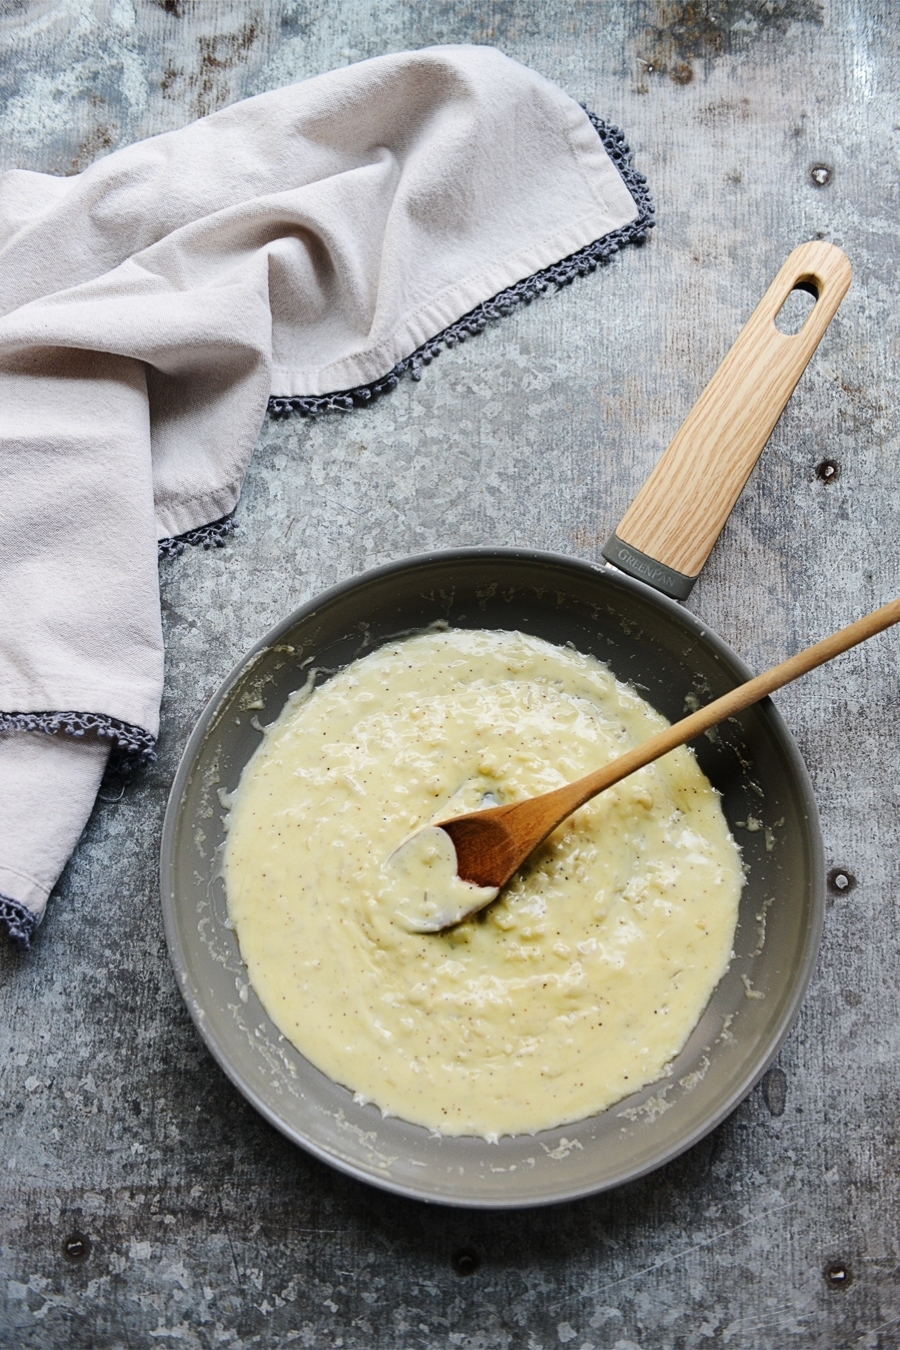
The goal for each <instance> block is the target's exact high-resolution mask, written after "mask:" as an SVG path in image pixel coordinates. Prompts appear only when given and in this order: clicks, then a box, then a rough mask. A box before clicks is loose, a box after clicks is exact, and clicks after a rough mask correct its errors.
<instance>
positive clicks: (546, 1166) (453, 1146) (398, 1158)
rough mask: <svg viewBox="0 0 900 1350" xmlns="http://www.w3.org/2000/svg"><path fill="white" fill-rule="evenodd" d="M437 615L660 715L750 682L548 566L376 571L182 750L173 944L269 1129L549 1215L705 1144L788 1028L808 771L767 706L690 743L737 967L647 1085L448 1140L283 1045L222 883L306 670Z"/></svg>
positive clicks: (813, 826) (325, 604) (801, 973)
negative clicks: (724, 824) (732, 888)
mask: <svg viewBox="0 0 900 1350" xmlns="http://www.w3.org/2000/svg"><path fill="white" fill-rule="evenodd" d="M437 621H443V622H446V623H449V624H450V625H452V626H457V627H469V628H497V629H518V630H520V631H523V632H527V633H532V634H534V635H536V636H538V637H541V638H544V639H545V640H547V641H549V642H553V643H556V644H558V645H565V644H566V643H571V644H572V645H573V646H575V647H576V648H578V649H579V650H580V651H583V652H587V653H589V654H591V655H593V656H596V657H597V658H598V659H600V660H601V661H604V662H606V663H607V665H608V666H609V667H610V669H611V670H612V672H613V673H614V674H615V675H616V676H617V677H618V678H620V679H624V680H627V681H629V682H630V683H631V684H633V685H634V686H635V687H636V688H637V689H638V690H639V692H640V693H641V694H642V695H643V696H644V697H645V698H646V699H648V701H649V702H650V703H651V704H653V705H654V706H655V707H657V708H658V709H659V710H660V711H661V712H663V713H664V714H665V716H666V717H668V718H669V719H670V720H671V721H675V720H677V719H678V718H679V717H682V716H684V714H685V712H686V711H689V710H690V709H691V707H692V706H696V705H697V702H698V701H699V702H700V703H705V702H707V701H709V700H710V699H712V698H715V697H717V696H718V695H720V694H722V693H725V692H726V691H727V690H728V689H729V688H733V687H734V685H735V684H737V683H739V682H740V681H741V680H743V679H745V678H747V675H748V674H749V672H747V670H746V668H745V667H743V665H742V664H741V662H740V661H739V660H738V658H737V657H735V656H734V654H733V653H731V652H730V651H729V650H728V649H727V648H726V647H725V646H724V644H722V643H721V642H719V641H718V639H716V638H714V637H713V636H712V635H710V634H709V633H708V632H705V631H704V629H703V626H702V625H701V624H699V623H698V622H697V621H696V620H695V619H693V618H692V616H690V615H689V614H686V613H685V612H684V611H682V610H681V609H680V608H679V607H678V606H677V605H676V604H675V603H674V602H669V601H665V600H661V599H660V598H659V597H657V596H655V595H654V594H653V593H652V592H651V591H649V590H648V589H647V588H646V587H644V586H643V585H642V584H641V583H639V582H632V581H630V580H629V579H628V578H623V577H621V576H619V575H617V574H615V573H612V572H610V571H609V570H608V569H600V568H596V567H593V566H591V565H590V564H585V563H579V562H576V561H573V560H570V559H565V558H560V557H556V556H554V555H548V554H536V553H525V552H518V551H513V550H465V551H460V552H454V553H448V554H437V555H431V556H428V557H425V558H420V559H411V560H409V561H408V562H405V563H401V564H397V565H395V566H392V567H388V568H382V569H379V570H378V571H377V572H374V573H368V574H366V576H364V577H362V578H359V579H358V580H357V581H355V582H353V583H348V584H347V585H345V586H342V587H337V588H335V590H334V591H332V592H329V593H327V594H326V595H325V596H322V597H320V598H319V599H318V600H317V601H315V602H313V603H312V604H311V605H308V606H305V607H304V608H303V609H302V610H299V611H298V612H297V613H296V614H294V615H292V616H291V617H290V618H288V619H287V620H285V621H284V622H283V623H282V624H280V625H279V626H278V628H276V629H275V630H273V632H272V633H270V634H268V635H267V637H266V638H265V639H264V640H263V642H261V643H260V644H259V646H258V647H257V648H256V649H255V650H254V651H253V652H252V653H250V655H249V656H248V657H247V658H246V659H245V661H243V662H242V663H241V664H240V666H239V667H238V668H237V669H236V670H235V671H234V672H232V675H231V676H230V677H229V678H228V680H226V682H225V684H224V685H223V687H222V689H220V690H219V691H218V693H217V694H216V696H215V697H214V698H213V700H212V701H211V703H210V704H209V706H208V707H207V709H206V711H205V712H204V714H203V716H202V717H201V719H200V721H199V722H198V725H197V727H196V728H195V731H194V733H193V735H192V737H191V740H190V742H189V744H188V747H187V749H186V751H185V756H184V759H183V761H182V764H181V767H180V769H179V772H178V775H177V777H176V780H175V784H174V786H173V789H172V795H171V798H170V802H169V809H168V812H167V816H166V824H165V827H164V832H163V859H162V864H163V865H162V894H163V907H164V912H165V918H166V931H167V936H168V940H169V946H170V951H171V955H172V959H173V962H174V965H175V968H176V972H177V973H178V976H179V979H180V982H181V987H182V991H183V993H184V996H185V999H186V1001H187V1003H188V1007H189V1009H190V1011H191V1013H192V1015H193V1017H194V1020H195V1022H196V1023H197V1026H198V1029H199V1030H200V1032H201V1034H202V1035H203V1037H204V1039H205V1040H206V1042H207V1045H208V1046H209V1048H210V1049H211V1050H212V1052H213V1054H214V1055H215V1056H216V1058H217V1059H218V1060H219V1062H220V1064H221V1065H222V1067H223V1068H224V1069H225V1071H226V1072H227V1073H228V1074H229V1076H230V1077H231V1078H232V1080H233V1081H234V1082H235V1084H236V1085H237V1086H238V1087H239V1088H240V1090H241V1091H242V1092H243V1093H244V1094H245V1095H246V1096H247V1097H248V1099H249V1100H250V1101H251V1102H252V1103H253V1104H254V1105H255V1106H256V1107H257V1108H258V1109H259V1110H260V1111H262V1113H263V1114H264V1115H265V1116H267V1118H268V1119H269V1120H270V1121H272V1123H273V1124H275V1125H276V1126H277V1127H278V1128H279V1129H281V1130H282V1131H283V1132H284V1133H285V1134H287V1135H288V1136H289V1137H290V1138H291V1139H293V1140H295V1142H297V1143H299V1144H301V1145H303V1146H304V1147H306V1148H308V1149H310V1150H311V1151H312V1152H313V1153H315V1154H316V1155H317V1156H319V1157H321V1158H323V1159H325V1160H326V1161H328V1162H330V1163H332V1164H334V1165H335V1166H337V1167H340V1168H341V1169H343V1170H345V1171H348V1172H350V1173H351V1174H353V1175H355V1176H358V1177H361V1178H364V1179H366V1180H368V1181H371V1182H374V1183H375V1184H377V1185H382V1186H384V1187H386V1188H388V1189H391V1190H395V1191H399V1192H401V1193H404V1194H408V1195H413V1196H417V1197H420V1198H423V1199H430V1200H436V1201H443V1202H445V1203H452V1204H460V1205H474V1206H516V1205H532V1204H542V1203H549V1202H552V1201H557V1200H562V1199H566V1198H571V1197H575V1196H579V1195H585V1194H589V1193H591V1192H595V1191H598V1190H602V1189H605V1188H608V1187H611V1186H615V1185H618V1184H620V1183H621V1182H623V1181H625V1180H627V1179H629V1178H632V1177H635V1176H638V1175H641V1174H642V1173H644V1172H647V1171H649V1170H651V1169H652V1168H653V1167H656V1166H658V1165H659V1164H660V1163H662V1162H664V1161H666V1160H667V1159H668V1158H671V1157H674V1156H675V1155H676V1154H678V1153H679V1152H681V1151H682V1150H683V1149H685V1148H687V1147H689V1146H690V1145H691V1144H692V1143H694V1142H696V1141H697V1140H698V1139H700V1138H701V1137H702V1136H703V1135H704V1134H705V1133H706V1132H707V1131H708V1130H709V1129H711V1128H712V1127H713V1126H714V1125H715V1124H716V1123H717V1122H718V1121H719V1120H721V1119H722V1118H723V1117H724V1116H725V1115H726V1114H727V1113H728V1112H729V1111H730V1110H731V1109H733V1107H734V1106H735V1105H736V1104H737V1102H738V1101H740V1100H741V1098H742V1097H743V1096H744V1095H745V1094H746V1093H747V1092H748V1091H749V1089H750V1088H751V1087H752V1086H753V1084H754V1082H755V1081H756V1080H757V1079H758V1078H759V1076H760V1074H761V1073H762V1072H763V1070H764V1069H765V1067H766V1065H767V1063H768V1062H769V1060H770V1059H771V1057H772V1055H773V1054H774V1053H775V1051H776V1049H777V1048H778V1046H779V1044H780V1043H781V1040H782V1039H783V1037H784V1035H785V1034H786V1032H787V1029H788V1027H789V1025H790V1022H791V1020H792V1019H793V1016H794V1014H795V1012H796V1010H797V1008H798V1006H799V1002H800V999H801V998H802V995H803V992H804V990H805V987H806V984H807V983H808V979H809V975H810V972H811V969H812V964H813V961H814V959H815V953H816V949H817V945H818V938H819V932H820V928H821V918H822V913H821V911H822V892H823V876H822V873H823V867H822V858H821V844H820V839H819V833H818V822H817V818H816V813H815V806H814V803H813V800H812V796H811V792H810V787H809V782H808V778H807V775H806V772H805V769H804V767H803V764H802V761H801V760H800V757H799V755H798V753H797V750H796V748H795V746H794V744H793V742H792V740H791V738H790V736H789V734H788V732H787V731H786V729H785V727H784V725H783V723H782V722H781V719H780V718H779V717H778V714H777V713H776V712H775V709H774V707H773V706H772V704H771V703H770V702H769V701H768V700H767V701H766V702H765V703H763V704H760V705H757V706H756V707H755V708H751V709H748V710H747V711H746V712H745V713H743V714H741V716H740V717H739V718H738V719H735V720H732V721H730V722H728V723H726V724H724V725H723V726H722V727H720V728H718V729H716V730H715V731H713V732H712V733H709V734H708V735H707V736H705V737H703V738H701V739H700V741H699V742H698V743H695V749H696V752H697V756H698V759H699V761H700V764H701V767H702V768H703V770H704V772H705V773H706V774H707V776H708V777H709V778H710V780H711V781H712V783H713V784H714V786H715V787H716V788H717V789H718V790H719V792H720V793H721V794H722V802H723V808H724V810H725V814H726V817H727V819H728V822H729V825H730V827H731V829H732V832H733V833H734V835H735V838H736V839H737V841H738V843H739V844H740V846H741V849H742V853H743V857H744V862H745V865H746V869H747V884H746V886H745V887H744V891H743V895H742V900H741V909H740V917H739V920H738V928H737V933H736V936H735V955H734V959H733V961H732V963H731V966H730V968H729V970H728V971H727V973H726V975H725V976H724V978H723V979H722V981H721V983H720V984H719V986H718V988H717V989H716V991H715V993H714V995H713V997H712V999H711V1001H710V1003H709V1005H708V1007H707V1008H706V1011H705V1012H704V1014H703V1016H702V1018H701V1020H700V1022H699V1024H698V1025H697V1027H696V1028H695V1030H694V1032H693V1034H692V1036H691V1037H690V1039H689V1041H688V1043H687V1045H686V1046H685V1048H684V1049H683V1050H682V1052H681V1054H680V1055H679V1056H678V1058H677V1059H676V1060H675V1062H674V1063H673V1065H672V1066H671V1073H670V1075H668V1076H667V1077H665V1078H664V1079H663V1080H661V1081H660V1082H658V1083H656V1084H653V1085H651V1086H650V1087H647V1088H645V1089H644V1090H643V1091H641V1092H639V1093H636V1094H635V1095H634V1096H633V1097H630V1098H628V1099H626V1100H625V1101H622V1102H620V1103H618V1104H617V1105H615V1106H613V1107H611V1108H610V1109H609V1110H608V1111H605V1112H603V1113H602V1114H601V1115H598V1116H595V1117H592V1118H590V1119H587V1120H584V1121H581V1122H578V1123H576V1124H574V1125H566V1126H563V1127H560V1128H558V1129H555V1130H549V1131H545V1132H543V1133H541V1134H538V1135H533V1136H519V1137H515V1138H510V1137H504V1138H501V1140H500V1142H499V1143H498V1144H488V1143H487V1142H485V1141H484V1140H481V1139H470V1138H441V1137H438V1136H435V1135H432V1134H430V1133H429V1132H428V1131H426V1130H424V1129H422V1128H421V1127H419V1126H415V1125H410V1124H407V1123H406V1122H405V1121H402V1120H398V1119H396V1118H383V1117H382V1116H381V1113H380V1112H379V1111H378V1110H377V1108H375V1107H374V1106H371V1105H368V1106H361V1105H359V1104H357V1103H355V1102H354V1101H353V1097H352V1094H351V1093H350V1092H348V1091H347V1090H346V1089H344V1088H342V1087H340V1086H338V1085H337V1084H335V1083H333V1082H331V1081H330V1080H329V1079H327V1078H326V1077H325V1076H324V1075H323V1074H321V1073H320V1072H319V1071H318V1070H317V1069H315V1068H314V1067H313V1066H312V1065H311V1064H309V1062H308V1061H307V1060H305V1059H304V1058H303V1057H302V1056H301V1055H300V1054H299V1052H297V1051H296V1050H295V1049H294V1047H293V1046H292V1045H291V1044H290V1042H288V1041H287V1040H286V1039H285V1038H284V1037H283V1036H281V1034H280V1033H279V1032H278V1031H277V1029H276V1028H275V1026H274V1025H273V1024H272V1023H271V1021H270V1020H269V1018H268V1017H267V1015H266V1013H265V1012H264V1010H263V1008H262V1006H261V1005H260V1003H259V1001H258V1000H257V998H256V995H255V994H254V992H253V989H252V987H251V986H250V984H249V980H248V978H247V973H246V970H245V967H244V965H243V962H242V961H241V957H240V952H239V950H238V946H237V942H236V939H235V936H234V933H233V932H232V931H231V929H230V928H229V926H228V923H227V915H226V907H225V894H224V885H223V882H222V878H221V875H220V855H221V846H222V843H223V840H224V815H225V810H224V807H223V806H222V803H221V797H222V795H223V794H225V793H227V792H230V791H232V790H233V789H234V788H235V787H236V786H237V783H238V780H239V777H240V773H241V770H242V768H243V766H244V764H245V763H246V762H247V760H248V759H249V758H250V756H251V755H252V754H253V752H254V751H255V750H256V748H257V746H258V745H259V743H260V736H261V733H260V730H259V728H260V727H261V726H263V725H265V724H266V723H267V722H271V721H273V720H274V719H275V717H276V716H277V715H278V713H279V712H280V711H281V709H282V707H283V706H284V703H285V701H286V700H287V698H288V696H289V695H290V694H291V693H293V692H294V691H295V690H296V689H297V688H298V687H300V685H302V684H303V683H304V682H305V680H306V678H307V674H308V671H309V669H310V667H315V668H316V669H317V671H318V674H317V679H318V680H324V679H327V678H328V675H329V674H330V673H332V672H333V671H335V670H338V669H340V668H342V667H343V666H345V665H347V664H348V663H349V662H350V661H352V660H354V659H356V658H357V657H359V656H361V655H363V654H364V653H365V652H366V651H369V650H371V649H372V648H373V647H376V646H378V645H380V644H381V643H384V642H386V641H389V640H391V639H393V638H396V637H398V636H401V635H405V634H408V633H411V632H416V631H420V630H422V629H423V628H426V627H428V626H429V625H430V624H433V623H435V622H437Z"/></svg>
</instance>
